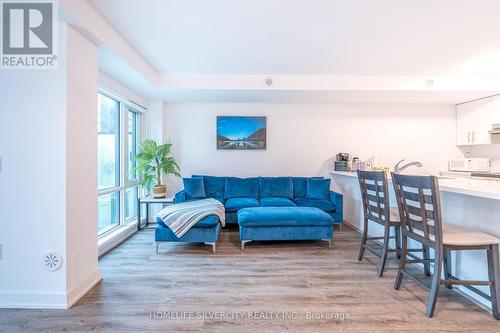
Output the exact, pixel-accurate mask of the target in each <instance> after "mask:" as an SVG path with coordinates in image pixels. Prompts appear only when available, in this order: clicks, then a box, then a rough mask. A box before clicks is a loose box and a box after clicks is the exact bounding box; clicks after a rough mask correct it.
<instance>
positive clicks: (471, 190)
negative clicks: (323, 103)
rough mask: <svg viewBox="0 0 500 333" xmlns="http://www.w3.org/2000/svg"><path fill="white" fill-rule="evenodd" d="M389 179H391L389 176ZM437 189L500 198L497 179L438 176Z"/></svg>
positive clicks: (499, 186) (348, 173)
mask: <svg viewBox="0 0 500 333" xmlns="http://www.w3.org/2000/svg"><path fill="white" fill-rule="evenodd" d="M330 174H332V175H339V176H346V177H356V178H357V174H356V173H355V172H347V171H330ZM389 181H391V179H390V177H389ZM439 189H440V190H441V191H444V192H450V193H458V194H464V195H470V196H474V197H480V198H487V199H494V200H500V182H497V181H489V180H475V179H467V178H453V179H448V178H446V179H443V178H439Z"/></svg>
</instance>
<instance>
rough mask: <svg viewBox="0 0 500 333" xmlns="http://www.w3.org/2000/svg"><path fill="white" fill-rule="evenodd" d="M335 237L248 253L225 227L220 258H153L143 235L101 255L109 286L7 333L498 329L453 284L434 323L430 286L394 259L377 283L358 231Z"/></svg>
mask: <svg viewBox="0 0 500 333" xmlns="http://www.w3.org/2000/svg"><path fill="white" fill-rule="evenodd" d="M335 231H336V233H335V237H334V244H335V245H334V248H333V249H332V250H328V245H327V243H326V242H273V243H269V242H262V243H249V244H247V245H246V249H245V252H244V253H242V252H241V251H240V249H239V238H238V231H237V229H231V230H223V232H222V233H221V236H220V239H219V242H218V248H217V255H215V256H214V255H212V254H211V248H210V247H209V246H207V245H201V244H187V245H184V244H161V245H160V254H155V252H154V243H153V232H152V230H144V231H141V232H139V233H137V234H135V235H134V236H133V237H132V238H130V239H129V240H127V241H126V242H125V243H123V244H122V245H121V246H119V247H117V248H115V249H114V250H113V251H111V252H110V253H108V254H107V255H105V256H104V257H102V258H101V259H100V262H99V263H100V267H101V271H102V275H103V278H104V280H103V281H102V282H101V283H100V284H98V285H97V286H96V287H94V288H93V289H92V290H91V291H90V292H89V293H88V294H87V295H86V296H85V297H84V298H82V299H81V300H80V301H79V302H78V303H77V304H76V305H74V306H73V307H72V308H71V309H70V310H6V309H4V310H0V332H35V331H36V332H46V331H72V332H73V331H98V332H101V331H120V332H139V331H151V332H156V331H164V332H173V331H182V332H192V331H195V332H196V331H208V332H259V333H263V332H282V331H288V332H331V331H334V330H335V331H341V332H390V331H394V332H417V331H421V332H422V331H427V332H434V331H436V332H437V331H439V332H500V322H499V321H496V320H494V319H493V317H492V316H491V315H490V314H489V313H488V312H486V311H485V310H483V309H481V308H479V307H478V306H476V305H475V304H473V303H472V302H470V301H468V300H467V299H465V298H463V297H461V296H460V295H458V294H456V293H454V292H453V291H449V290H446V289H445V288H442V291H441V294H440V297H439V299H438V304H437V308H436V312H435V315H434V318H432V319H429V318H426V317H425V316H424V308H425V301H426V299H427V292H426V291H425V290H424V289H422V288H420V287H419V286H417V285H416V284H414V283H412V282H411V281H408V280H405V281H404V282H403V287H402V288H401V290H399V291H396V290H394V289H393V283H394V278H395V269H394V268H395V262H393V263H392V264H391V261H389V263H388V270H387V272H386V274H385V275H384V277H383V278H377V277H376V267H375V263H376V260H375V257H374V256H372V255H371V254H369V253H367V254H366V257H367V259H365V260H364V261H362V262H358V261H357V259H356V258H357V253H358V249H359V240H360V235H359V233H358V232H356V231H354V230H353V229H349V228H348V227H344V229H343V231H342V232H339V231H338V230H335ZM183 312H185V313H183ZM203 313H205V316H206V318H205V319H203V318H201V319H200V318H199V316H201V315H202V314H203ZM190 315H191V316H192V317H194V318H191V319H189V316H190ZM175 316H177V317H182V316H185V318H175ZM211 316H212V317H211ZM214 316H215V317H214ZM217 316H218V317H217ZM250 316H251V317H250ZM311 316H313V318H310V317H311ZM284 317H287V318H284Z"/></svg>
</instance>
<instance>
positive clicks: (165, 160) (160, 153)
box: [135, 139, 181, 191]
mask: <svg viewBox="0 0 500 333" xmlns="http://www.w3.org/2000/svg"><path fill="white" fill-rule="evenodd" d="M171 150H172V144H171V143H165V144H163V145H158V144H157V143H156V142H155V141H154V140H151V139H146V140H144V141H142V142H140V143H139V152H138V153H137V155H136V162H137V166H136V167H135V170H136V171H137V172H139V175H140V182H141V185H142V186H144V187H145V188H146V189H147V190H148V191H149V190H150V189H151V188H152V187H153V186H162V183H161V178H162V177H161V176H162V173H163V174H165V175H169V174H173V175H175V176H177V177H181V174H180V170H179V165H177V162H175V159H174V158H173V157H172V156H171ZM155 182H156V184H155Z"/></svg>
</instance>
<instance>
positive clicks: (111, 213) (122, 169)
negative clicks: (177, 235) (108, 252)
mask: <svg viewBox="0 0 500 333" xmlns="http://www.w3.org/2000/svg"><path fill="white" fill-rule="evenodd" d="M98 103H99V105H98V133H97V136H98V140H97V141H98V158H97V174H98V177H97V190H98V193H99V197H98V202H97V204H98V234H99V235H100V236H101V235H104V234H105V233H107V232H109V231H111V230H113V229H114V228H116V227H118V226H120V225H124V224H127V223H131V222H133V221H134V220H135V219H136V218H137V195H138V191H139V181H138V177H137V173H136V172H135V170H134V168H135V167H136V160H135V156H136V153H137V146H138V140H139V137H140V126H139V124H140V119H141V113H139V112H138V111H136V110H134V109H132V108H131V107H129V106H128V105H126V104H125V103H123V102H121V101H120V100H119V99H117V98H113V97H112V96H111V95H108V94H106V93H99V94H98Z"/></svg>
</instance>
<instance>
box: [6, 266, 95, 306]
mask: <svg viewBox="0 0 500 333" xmlns="http://www.w3.org/2000/svg"><path fill="white" fill-rule="evenodd" d="M101 280H102V277H101V272H100V271H99V270H97V271H96V272H94V273H93V274H92V275H91V276H90V277H89V278H88V279H86V280H85V281H83V282H82V283H80V284H79V285H78V286H76V287H75V288H73V289H71V290H70V292H68V293H65V292H54V293H50V292H32V293H28V292H0V308H4V309H61V310H66V309H69V308H70V307H71V306H72V305H73V304H75V303H76V302H77V301H78V300H79V299H80V298H81V297H82V296H83V295H85V294H86V293H87V292H88V291H89V290H90V289H92V287H93V286H95V285H96V284H97V283H99V281H101Z"/></svg>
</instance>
